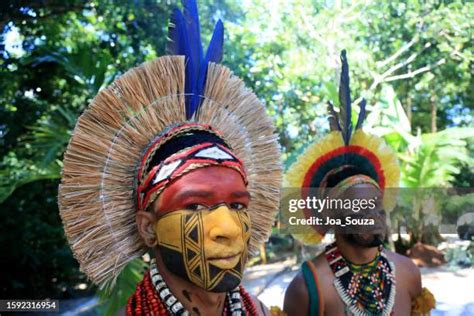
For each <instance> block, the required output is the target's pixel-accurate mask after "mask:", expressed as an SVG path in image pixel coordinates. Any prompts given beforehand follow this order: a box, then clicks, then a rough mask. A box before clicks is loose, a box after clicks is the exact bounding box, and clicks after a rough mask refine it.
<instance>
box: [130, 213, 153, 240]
mask: <svg viewBox="0 0 474 316" xmlns="http://www.w3.org/2000/svg"><path fill="white" fill-rule="evenodd" d="M135 218H136V221H137V227H138V232H139V233H140V236H141V237H142V239H143V241H145V244H146V245H147V246H148V247H150V248H153V247H155V246H156V244H157V239H156V238H157V237H156V232H155V223H156V216H155V214H154V213H153V212H146V211H138V212H137V215H136V217H135Z"/></svg>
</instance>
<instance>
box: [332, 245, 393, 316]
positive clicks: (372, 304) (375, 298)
mask: <svg viewBox="0 0 474 316" xmlns="http://www.w3.org/2000/svg"><path fill="white" fill-rule="evenodd" d="M326 259H327V261H328V263H329V266H330V267H331V269H332V272H333V273H334V276H335V277H336V278H335V280H334V286H335V287H336V290H337V292H338V294H339V296H340V297H341V299H342V300H343V302H344V304H345V305H346V307H347V309H348V310H349V312H351V313H352V314H353V315H357V316H368V315H384V316H385V315H391V311H392V308H393V305H394V303H395V292H396V289H395V265H394V264H393V263H392V262H391V261H389V260H388V259H387V256H386V255H385V253H384V251H383V247H382V246H380V247H379V250H378V253H377V256H376V257H375V259H374V260H373V261H371V262H369V263H367V264H363V265H356V264H353V263H351V262H349V261H348V260H346V259H345V258H344V257H343V256H342V254H341V252H340V251H339V249H338V248H337V245H336V243H333V244H331V245H328V246H327V247H326Z"/></svg>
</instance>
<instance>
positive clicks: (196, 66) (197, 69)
mask: <svg viewBox="0 0 474 316" xmlns="http://www.w3.org/2000/svg"><path fill="white" fill-rule="evenodd" d="M181 2H182V4H183V8H184V9H183V13H182V12H181V11H180V10H179V9H174V10H173V14H172V16H171V25H170V28H169V30H168V36H169V39H170V42H169V43H168V46H167V53H168V54H173V55H184V56H185V62H186V71H185V75H186V78H185V93H186V118H187V119H191V118H192V116H193V115H194V113H195V112H196V111H197V109H198V108H199V105H200V104H201V96H202V95H203V94H204V87H205V82H206V76H207V68H208V64H209V62H220V61H221V60H222V54H223V40H224V26H223V24H222V21H220V20H219V21H218V22H217V24H216V26H215V28H214V33H213V35H212V39H211V42H210V44H209V48H208V49H207V53H206V57H205V58H203V48H202V43H201V30H200V24H199V13H198V8H197V4H196V1H195V0H182V1H181Z"/></svg>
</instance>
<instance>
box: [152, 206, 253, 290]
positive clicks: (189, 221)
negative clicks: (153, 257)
mask: <svg viewBox="0 0 474 316" xmlns="http://www.w3.org/2000/svg"><path fill="white" fill-rule="evenodd" d="M232 212H235V213H234V214H235V215H236V218H237V219H238V221H239V224H240V226H241V228H242V229H241V232H242V240H243V242H244V244H245V245H246V247H244V252H243V253H242V255H241V257H240V261H239V262H238V263H237V264H236V266H235V267H233V268H232V269H222V268H219V267H217V266H215V265H213V264H212V263H211V262H208V261H207V260H206V255H205V247H204V221H203V212H193V213H192V214H186V215H183V216H182V217H181V233H182V237H181V245H180V246H179V247H168V246H167V245H166V244H160V252H161V256H162V258H163V261H164V263H165V264H166V266H167V268H168V269H169V270H170V271H171V272H173V273H175V274H177V275H179V276H181V277H184V278H185V279H187V280H189V281H190V282H192V283H194V284H196V285H198V286H199V287H201V288H204V289H206V290H208V291H211V292H227V291H230V290H232V289H234V288H235V287H236V286H237V285H239V284H240V281H241V280H242V273H243V269H244V267H245V264H246V262H247V257H248V250H247V249H248V243H249V241H250V236H251V221H250V217H249V215H248V213H247V211H246V210H240V211H232ZM170 246H171V245H170Z"/></svg>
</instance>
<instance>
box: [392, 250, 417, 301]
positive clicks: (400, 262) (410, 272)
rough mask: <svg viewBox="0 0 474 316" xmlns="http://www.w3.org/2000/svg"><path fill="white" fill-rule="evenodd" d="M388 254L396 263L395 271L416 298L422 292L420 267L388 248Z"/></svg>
mask: <svg viewBox="0 0 474 316" xmlns="http://www.w3.org/2000/svg"><path fill="white" fill-rule="evenodd" d="M386 254H387V257H388V259H389V260H391V261H393V262H394V263H395V267H396V271H395V273H396V275H397V276H398V277H399V279H400V280H401V282H402V284H404V285H406V286H407V287H408V290H409V293H410V295H411V297H412V298H414V297H416V296H418V295H419V294H420V293H421V273H420V269H419V268H418V267H417V266H416V265H415V263H413V261H412V260H411V259H410V258H408V257H406V256H403V255H401V254H398V253H396V252H393V251H390V250H386ZM402 284H400V285H402Z"/></svg>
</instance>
